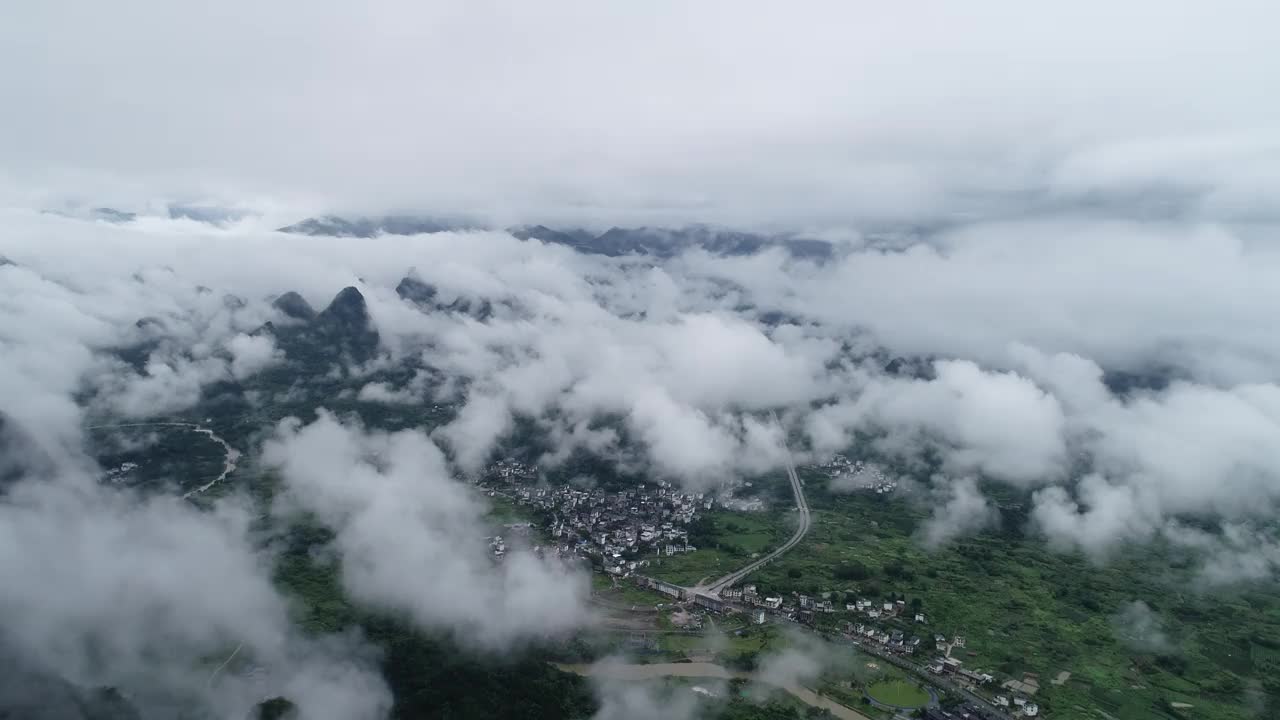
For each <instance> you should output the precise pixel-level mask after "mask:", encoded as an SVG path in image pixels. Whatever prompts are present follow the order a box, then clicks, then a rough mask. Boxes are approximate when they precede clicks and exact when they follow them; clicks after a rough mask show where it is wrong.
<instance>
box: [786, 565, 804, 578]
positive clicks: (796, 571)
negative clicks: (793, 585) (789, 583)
mask: <svg viewBox="0 0 1280 720" xmlns="http://www.w3.org/2000/svg"><path fill="white" fill-rule="evenodd" d="M802 575H804V573H802V572H800V568H791V569H790V570H788V571H787V577H789V578H791V579H792V580H799V579H800V577H801V576H802Z"/></svg>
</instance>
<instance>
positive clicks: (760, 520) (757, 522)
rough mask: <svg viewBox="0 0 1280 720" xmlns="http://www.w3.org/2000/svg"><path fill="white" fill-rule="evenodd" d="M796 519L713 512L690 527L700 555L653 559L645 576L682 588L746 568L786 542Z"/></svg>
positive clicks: (694, 553)
mask: <svg viewBox="0 0 1280 720" xmlns="http://www.w3.org/2000/svg"><path fill="white" fill-rule="evenodd" d="M794 522H795V519H794V518H791V517H788V516H785V515H780V514H779V513H777V512H759V513H740V512H730V511H728V510H713V511H711V512H708V513H704V514H703V515H701V516H700V517H699V518H698V520H697V521H696V522H694V523H691V524H690V526H689V544H690V545H693V546H694V547H697V548H698V550H697V552H692V553H686V554H684V555H674V556H664V557H658V558H650V559H649V562H650V564H649V567H648V568H646V569H645V571H644V572H645V573H646V574H648V575H651V576H653V577H656V578H661V579H662V580H667V581H669V582H673V583H676V584H678V585H695V584H697V583H698V582H699V581H700V580H703V579H710V578H716V577H719V576H721V575H724V574H725V573H728V572H731V571H733V570H736V569H738V568H740V567H742V566H743V565H744V564H746V563H747V562H750V561H751V559H752V558H753V557H754V556H756V555H757V554H759V553H763V552H767V551H768V550H769V549H770V548H772V547H775V546H777V545H778V544H780V543H782V542H783V541H785V539H786V538H787V536H789V535H790V534H791V533H792V532H793V530H794V527H793V525H792V524H791V523H794Z"/></svg>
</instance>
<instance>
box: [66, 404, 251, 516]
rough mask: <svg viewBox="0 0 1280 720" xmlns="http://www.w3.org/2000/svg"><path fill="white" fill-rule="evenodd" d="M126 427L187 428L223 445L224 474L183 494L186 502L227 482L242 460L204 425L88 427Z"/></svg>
mask: <svg viewBox="0 0 1280 720" xmlns="http://www.w3.org/2000/svg"><path fill="white" fill-rule="evenodd" d="M126 427H181V428H187V429H188V430H191V431H192V432H197V433H200V434H202V435H207V436H209V439H210V440H212V441H214V442H216V443H218V444H219V445H221V446H222V450H223V452H224V453H225V454H224V456H223V459H222V473H221V474H220V475H218V477H216V478H214V479H212V480H210V481H209V482H207V483H205V484H203V485H201V486H200V487H198V488H195V489H194V490H188V491H187V492H185V493H183V494H182V499H184V500H186V499H188V498H190V497H191V496H192V495H199V494H200V493H202V492H204V491H206V490H208V489H209V488H211V487H213V486H214V485H217V484H218V483H220V482H222V481H223V480H225V479H226V478H227V476H228V475H230V474H231V473H232V472H235V469H236V463H237V462H239V460H240V451H239V450H237V449H235V448H233V447H231V444H230V443H228V442H227V441H226V440H223V439H222V438H221V437H218V435H217V434H216V433H214V432H213V429H212V428H207V427H205V426H203V425H198V424H196V423H186V422H149V423H120V424H117V425H90V426H89V427H88V429H89V430H103V429H107V428H126Z"/></svg>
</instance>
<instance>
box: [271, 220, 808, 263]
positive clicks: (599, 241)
mask: <svg viewBox="0 0 1280 720" xmlns="http://www.w3.org/2000/svg"><path fill="white" fill-rule="evenodd" d="M479 229H483V228H482V227H481V226H479V225H476V224H472V223H466V222H455V221H449V220H440V219H436V218H424V217H414V216H406V215H390V216H386V217H378V218H370V217H360V218H344V217H339V216H336V215H325V216H322V217H314V218H307V219H306V220H303V221H301V222H298V223H294V224H293V225H288V226H286V227H282V228H280V229H279V231H280V232H285V233H291V234H297V235H326V236H333V237H359V238H370V237H375V236H378V235H420V234H429V233H438V232H449V231H465V230H479ZM506 231H507V232H509V233H511V234H512V235H514V236H515V237H518V238H520V239H521V240H539V241H541V242H545V243H552V244H555V245H564V246H566V247H571V248H573V249H574V250H577V251H578V252H581V253H587V254H591V255H607V256H610V257H620V256H623V255H646V256H652V257H659V258H668V257H673V256H675V255H679V254H680V253H682V252H684V251H686V250H690V249H693V248H700V249H702V250H705V251H707V252H709V253H712V254H715V255H750V254H753V253H757V252H760V251H761V250H765V249H768V248H773V247H779V248H782V249H784V250H786V251H787V252H788V253H790V254H791V255H792V256H794V257H800V258H807V259H812V260H826V259H828V258H830V257H831V255H832V252H833V248H832V245H831V243H829V242H826V241H824V240H814V239H810V238H804V237H799V236H796V235H791V234H759V233H749V232H739V231H735V230H724V229H719V228H712V227H707V226H705V225H690V226H687V227H682V228H657V227H638V228H622V227H614V228H610V229H609V230H606V231H605V232H603V233H594V232H591V231H589V230H584V229H582V228H561V229H557V228H550V227H547V226H546V225H516V226H513V227H509V228H506Z"/></svg>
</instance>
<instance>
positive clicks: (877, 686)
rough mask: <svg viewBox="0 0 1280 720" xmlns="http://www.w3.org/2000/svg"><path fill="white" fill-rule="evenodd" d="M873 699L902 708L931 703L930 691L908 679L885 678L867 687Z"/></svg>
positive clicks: (868, 693)
mask: <svg viewBox="0 0 1280 720" xmlns="http://www.w3.org/2000/svg"><path fill="white" fill-rule="evenodd" d="M867 695H869V696H871V699H872V700H875V701H876V702H880V703H884V704H886V705H895V706H897V707H902V708H918V707H924V706H925V705H927V704H929V693H927V692H925V691H924V690H923V689H921V687H920V686H919V685H915V684H912V683H909V682H907V681H906V680H883V681H881V682H878V683H873V684H872V685H870V686H868V687H867Z"/></svg>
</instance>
